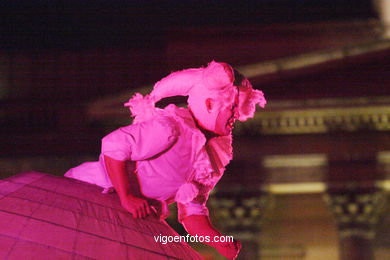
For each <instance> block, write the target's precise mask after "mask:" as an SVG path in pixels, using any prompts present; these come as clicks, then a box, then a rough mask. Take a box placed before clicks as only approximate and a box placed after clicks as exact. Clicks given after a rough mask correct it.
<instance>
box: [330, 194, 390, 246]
mask: <svg viewBox="0 0 390 260" xmlns="http://www.w3.org/2000/svg"><path fill="white" fill-rule="evenodd" d="M324 198H325V200H326V201H327V203H328V204H329V206H330V209H331V211H332V213H333V215H334V216H335V218H336V221H337V224H338V227H339V232H340V237H341V238H344V237H350V236H358V237H363V238H366V239H373V238H374V236H375V229H376V226H377V224H378V223H379V221H380V218H381V216H382V213H383V212H384V208H385V206H386V195H385V193H384V192H382V191H379V190H376V191H358V190H350V191H347V190H345V191H342V192H328V193H327V194H326V195H325V197H324Z"/></svg>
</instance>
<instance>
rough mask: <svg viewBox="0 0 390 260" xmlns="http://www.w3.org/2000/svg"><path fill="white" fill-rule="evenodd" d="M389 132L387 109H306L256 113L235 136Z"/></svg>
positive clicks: (383, 107)
mask: <svg viewBox="0 0 390 260" xmlns="http://www.w3.org/2000/svg"><path fill="white" fill-rule="evenodd" d="M361 130H374V131H388V130H390V106H388V105H378V106H368V107H360V106H359V107H358V106H355V107H339V108H337V107H336V108H307V109H290V110H283V111H269V112H262V113H257V114H256V116H255V118H254V120H250V121H248V122H246V123H245V125H244V124H240V125H239V126H238V127H237V128H236V133H237V134H248V132H250V133H253V134H264V135H271V134H309V133H310V134H319V133H327V132H334V131H346V132H354V131H361Z"/></svg>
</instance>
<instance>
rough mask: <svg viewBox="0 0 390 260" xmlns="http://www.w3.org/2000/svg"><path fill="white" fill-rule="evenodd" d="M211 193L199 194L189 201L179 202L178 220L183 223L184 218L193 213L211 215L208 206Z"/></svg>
mask: <svg viewBox="0 0 390 260" xmlns="http://www.w3.org/2000/svg"><path fill="white" fill-rule="evenodd" d="M208 197H209V193H208V192H207V193H203V194H199V195H198V196H197V197H196V198H195V199H193V200H192V201H190V202H188V203H185V204H183V203H177V208H178V220H179V222H180V223H182V220H183V219H185V218H186V217H188V216H191V215H206V216H208V215H209V210H208V208H207V206H206V202H207V199H208Z"/></svg>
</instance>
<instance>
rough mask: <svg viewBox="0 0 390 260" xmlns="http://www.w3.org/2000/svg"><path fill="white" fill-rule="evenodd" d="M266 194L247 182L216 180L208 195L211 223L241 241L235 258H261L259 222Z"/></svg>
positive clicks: (262, 213)
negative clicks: (241, 247) (227, 182)
mask: <svg viewBox="0 0 390 260" xmlns="http://www.w3.org/2000/svg"><path fill="white" fill-rule="evenodd" d="M268 201H269V195H268V194H267V193H266V192H264V191H262V189H261V188H260V187H256V186H254V185H248V184H238V183H237V184H232V183H229V184H226V183H224V184H222V183H221V184H219V185H218V186H217V189H216V190H215V192H214V193H213V195H212V197H211V198H210V206H211V207H212V208H213V210H212V212H213V216H212V217H213V219H214V221H213V222H214V224H215V225H216V226H218V227H219V228H220V229H221V231H222V232H223V233H224V234H226V235H232V236H234V238H235V239H238V240H240V241H241V243H242V244H243V249H242V250H241V253H240V255H239V257H238V259H246V260H252V259H253V260H258V259H260V243H259V234H260V225H261V220H262V217H263V216H264V211H265V210H266V208H267V205H268Z"/></svg>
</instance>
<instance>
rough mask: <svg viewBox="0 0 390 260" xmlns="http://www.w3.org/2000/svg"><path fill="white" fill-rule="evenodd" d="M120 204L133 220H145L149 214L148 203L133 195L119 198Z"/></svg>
mask: <svg viewBox="0 0 390 260" xmlns="http://www.w3.org/2000/svg"><path fill="white" fill-rule="evenodd" d="M121 204H122V207H124V208H125V209H126V210H127V211H128V212H130V213H131V214H132V215H133V217H134V218H146V217H147V216H149V215H150V214H151V209H150V206H149V204H148V202H147V201H146V200H144V199H141V198H137V197H134V196H133V195H126V196H124V197H123V198H121Z"/></svg>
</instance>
